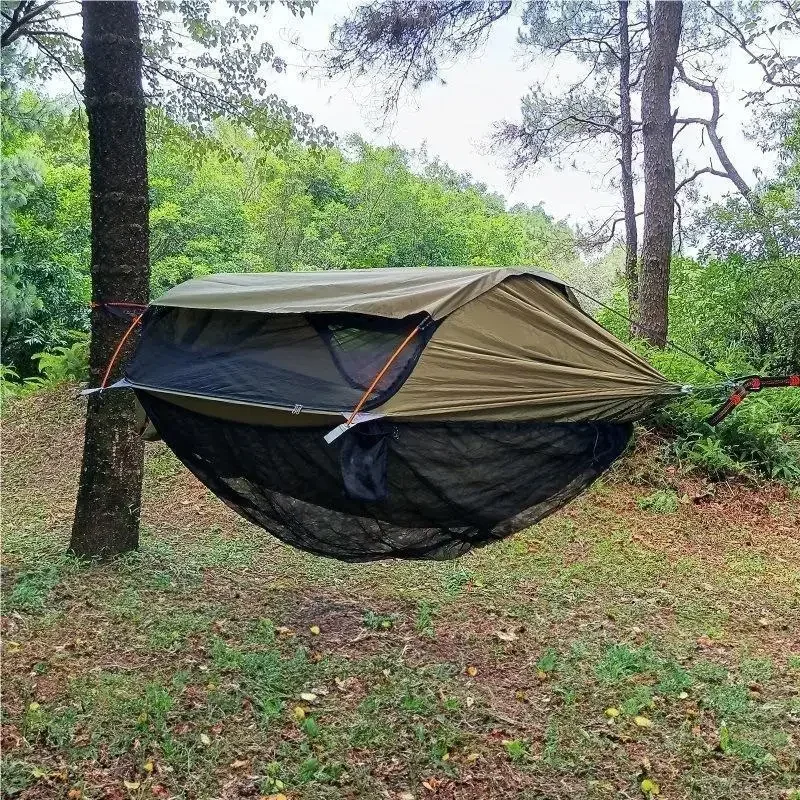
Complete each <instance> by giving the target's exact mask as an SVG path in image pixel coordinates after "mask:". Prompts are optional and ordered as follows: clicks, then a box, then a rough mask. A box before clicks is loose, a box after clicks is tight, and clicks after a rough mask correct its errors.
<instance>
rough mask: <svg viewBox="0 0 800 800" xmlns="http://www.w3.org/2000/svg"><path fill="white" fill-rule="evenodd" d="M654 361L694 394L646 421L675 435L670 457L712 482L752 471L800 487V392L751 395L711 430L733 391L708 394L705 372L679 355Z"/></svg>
mask: <svg viewBox="0 0 800 800" xmlns="http://www.w3.org/2000/svg"><path fill="white" fill-rule="evenodd" d="M650 361H651V362H652V363H653V364H654V366H656V368H658V369H660V370H661V371H662V372H663V373H664V374H665V375H666V376H667V377H668V378H671V379H672V380H676V381H679V382H682V383H683V382H685V383H687V384H693V385H694V386H695V393H694V394H691V395H688V396H687V397H685V398H681V399H679V400H675V401H673V402H672V403H670V404H668V405H666V406H664V407H663V408H661V409H660V410H659V411H658V412H656V414H654V415H653V417H652V418H651V419H650V420H649V421H648V423H649V424H650V425H652V426H654V427H656V428H657V429H659V430H661V431H664V432H667V433H669V434H671V435H672V437H673V441H672V443H671V445H670V454H671V455H672V456H674V457H675V458H676V459H677V460H678V461H679V462H680V463H682V464H684V465H686V466H687V467H689V468H695V469H699V470H701V471H703V472H705V473H706V474H708V475H709V476H710V477H712V478H726V477H730V476H734V475H741V474H742V473H744V472H747V471H751V472H754V473H757V474H760V475H762V476H764V477H768V478H773V479H776V480H781V481H784V482H786V483H789V484H795V483H800V392H797V391H796V390H794V389H787V390H781V389H774V390H766V391H765V392H764V393H762V394H755V395H750V396H748V397H747V398H746V399H745V400H744V401H743V402H742V404H741V405H740V406H738V407H737V408H736V409H734V411H733V412H732V413H731V414H730V415H729V416H728V417H727V418H726V419H725V420H723V421H722V422H721V423H720V424H719V425H717V426H716V427H715V428H712V427H711V426H710V425H709V424H708V422H706V420H707V419H708V417H709V416H710V415H711V414H712V413H713V412H714V411H715V410H716V408H718V407H719V405H721V404H722V402H724V400H725V399H726V398H727V397H728V395H729V394H730V391H731V389H730V387H728V386H725V385H722V386H719V385H718V386H717V387H716V389H709V390H704V389H703V383H704V373H705V374H707V373H706V371H705V370H703V369H702V367H699V365H695V364H694V362H692V360H691V359H690V358H689V357H688V356H684V355H682V354H680V353H678V354H675V353H673V354H671V355H667V354H665V353H662V352H659V353H650ZM749 371H751V370H741V371H740V374H741V373H746V372H749ZM693 376H694V377H695V379H694V380H693ZM718 381H719V378H718V377H716V382H718ZM706 385H707V386H708V383H706Z"/></svg>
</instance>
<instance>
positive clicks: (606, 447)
mask: <svg viewBox="0 0 800 800" xmlns="http://www.w3.org/2000/svg"><path fill="white" fill-rule="evenodd" d="M262 391H263V388H262ZM138 395H139V398H140V401H141V403H142V405H143V406H144V408H145V410H146V412H147V414H148V416H149V417H150V419H151V420H152V421H153V423H154V424H155V426H156V428H157V429H158V432H159V433H160V434H161V436H162V438H163V439H164V441H165V442H166V443H167V444H168V445H169V446H170V447H171V448H172V450H173V451H174V452H175V453H176V454H177V456H178V458H180V460H181V461H182V462H183V463H184V464H185V465H186V466H187V467H188V468H189V469H190V470H191V471H192V472H193V473H194V474H195V475H196V476H197V477H198V478H199V479H200V480H201V481H202V482H203V483H205V484H206V486H208V487H209V489H211V491H213V492H214V493H215V494H217V495H218V496H219V497H220V498H222V499H223V500H224V501H225V502H226V503H227V504H228V505H229V506H231V507H232V508H233V509H234V510H236V511H237V512H239V513H240V514H241V515H242V516H244V517H245V518H246V519H248V520H250V521H251V522H253V523H255V524H256V525H259V526H261V527H262V528H264V529H266V530H267V531H269V532H270V533H272V534H274V535H275V536H277V537H278V538H279V539H281V540H282V541H284V542H286V543H287V544H290V545H293V546H294V547H298V548H301V549H303V550H308V551H311V552H313V553H318V554H320V555H325V556H331V557H334V558H338V559H341V560H345V561H370V560H374V559H383V558H393V557H396V558H428V559H447V558H455V557H457V556H460V555H462V554H463V553H465V552H467V551H468V550H470V549H471V548H473V547H479V546H481V545H484V544H488V543H489V542H492V541H496V540H498V539H501V538H503V537H505V536H508V535H510V534H512V533H515V532H517V531H519V530H521V529H523V528H525V527H527V526H529V525H532V524H533V523H534V522H536V521H537V520H539V519H541V518H542V517H545V516H546V515H548V514H550V513H552V512H553V511H555V510H556V509H558V508H560V507H561V506H562V505H564V504H565V503H566V502H567V501H569V500H571V499H572V498H573V497H575V496H576V495H577V494H579V493H580V492H581V491H583V490H584V489H585V488H586V487H587V486H588V485H589V484H590V483H591V482H592V481H593V480H594V479H595V478H597V476H598V475H600V474H601V473H602V472H603V471H604V470H606V469H607V468H608V467H609V466H610V465H611V463H612V462H613V461H614V459H616V458H617V457H618V456H619V455H620V453H621V452H622V451H623V450H624V449H625V446H626V445H627V443H628V440H629V438H630V435H631V430H632V426H631V424H630V423H615V422H586V423H546V422H524V423H518V422H469V423H462V422H434V423H408V422H394V421H392V420H388V419H386V420H375V421H371V422H367V423H363V424H362V425H359V426H356V427H355V428H353V429H351V430H349V431H348V432H347V433H345V434H344V435H343V436H341V437H340V438H339V439H337V440H336V441H335V442H334V443H333V444H326V442H325V441H324V438H323V437H324V435H325V434H326V433H327V432H328V429H327V428H325V429H322V428H299V427H298V428H293V427H268V426H260V425H258V426H256V425H247V424H244V423H236V422H228V421H224V420H220V419H216V418H213V417H209V416H205V415H202V414H198V413H195V412H192V411H188V410H186V409H183V408H181V407H179V406H176V405H174V404H172V403H169V402H166V401H164V400H162V399H159V398H156V397H154V396H152V395H150V394H148V393H147V392H141V391H140V392H138Z"/></svg>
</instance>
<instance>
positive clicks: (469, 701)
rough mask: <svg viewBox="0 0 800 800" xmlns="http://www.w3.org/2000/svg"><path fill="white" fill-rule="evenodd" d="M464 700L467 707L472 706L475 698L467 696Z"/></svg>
mask: <svg viewBox="0 0 800 800" xmlns="http://www.w3.org/2000/svg"><path fill="white" fill-rule="evenodd" d="M466 702H467V708H472V706H473V705H474V703H475V698H474V697H467V700H466Z"/></svg>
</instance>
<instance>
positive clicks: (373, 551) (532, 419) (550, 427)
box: [122, 267, 682, 561]
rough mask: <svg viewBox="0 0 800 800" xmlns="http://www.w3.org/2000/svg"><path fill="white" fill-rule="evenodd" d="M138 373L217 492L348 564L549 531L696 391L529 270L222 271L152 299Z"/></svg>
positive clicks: (186, 456) (130, 368)
mask: <svg viewBox="0 0 800 800" xmlns="http://www.w3.org/2000/svg"><path fill="white" fill-rule="evenodd" d="M142 323H143V328H142V335H141V339H140V343H139V345H138V348H137V350H136V352H135V354H134V356H133V358H132V360H131V361H130V363H129V364H128V365H127V369H126V377H125V380H124V381H123V382H122V385H125V386H129V387H133V388H134V389H135V390H136V393H137V396H138V398H139V401H140V403H141V405H142V406H143V408H144V410H145V412H146V414H147V416H148V417H149V419H150V421H151V422H152V423H153V425H154V426H155V428H156V430H157V431H158V433H159V435H160V436H161V437H162V438H163V439H164V441H165V442H166V443H167V445H168V446H169V447H170V448H171V449H172V450H173V451H174V452H175V453H176V455H177V456H178V458H179V459H180V460H181V461H182V462H183V463H184V464H185V465H186V466H187V467H188V468H189V469H190V470H191V471H192V472H193V473H194V474H195V475H196V476H197V477H198V478H199V479H200V480H201V481H202V482H203V483H205V484H206V486H208V487H209V489H211V491H213V492H214V493H215V494H217V495H218V496H219V497H220V498H222V499H223V500H224V501H225V502H226V503H227V504H228V505H229V506H231V507H232V508H233V509H235V510H236V511H237V512H239V513H240V514H241V515H242V516H244V517H245V518H247V519H248V520H250V521H251V522H253V523H255V524H257V525H259V526H261V527H263V528H264V529H266V530H267V531H269V532H270V533H272V534H274V535H275V536H277V537H278V538H280V539H281V540H283V541H284V542H286V543H288V544H290V545H293V546H295V547H298V548H301V549H304V550H308V551H311V552H314V553H318V554H322V555H326V556H332V557H335V558H338V559H342V560H347V561H366V560H372V559H382V558H394V557H400V558H436V559H443V558H454V557H457V556H460V555H462V554H463V553H465V552H467V551H469V550H470V549H471V548H473V547H478V546H481V545H484V544H487V543H489V542H492V541H496V540H498V539H501V538H503V537H505V536H508V535H510V534H512V533H515V532H516V531H519V530H521V529H523V528H525V527H528V526H529V525H531V524H533V523H534V522H536V521H537V520H539V519H541V518H542V517H544V516H546V515H547V514H550V513H551V512H553V511H554V510H556V509H558V508H559V507H561V506H562V505H564V503H566V502H567V501H569V500H570V499H572V498H573V497H575V496H576V495H577V494H579V493H580V492H581V491H583V490H584V489H585V488H586V487H587V486H588V485H589V484H590V483H591V482H592V481H593V480H594V479H595V478H597V477H598V475H600V474H601V473H602V472H603V471H604V470H606V469H607V468H608V467H609V466H610V465H611V463H612V462H613V461H614V459H616V458H617V457H618V456H619V455H620V454H621V453H622V451H623V450H624V449H625V447H626V445H627V443H628V441H629V439H630V436H631V431H632V421H633V420H635V419H637V418H640V417H642V416H644V415H645V414H647V413H648V412H649V411H650V410H651V409H652V408H653V407H654V406H656V405H657V404H659V403H661V402H663V401H665V400H666V399H668V398H669V397H671V396H675V395H677V394H680V393H681V391H682V387H681V386H680V385H677V384H674V383H671V382H670V381H668V380H667V379H666V378H664V376H662V375H661V374H660V373H659V372H657V371H656V370H654V369H653V368H652V367H651V366H650V365H649V364H648V363H647V362H645V361H644V360H643V359H641V358H640V357H639V356H637V355H636V354H635V353H633V352H632V351H630V350H629V349H627V348H626V347H625V346H624V345H623V344H622V343H621V342H620V341H618V340H617V339H616V338H615V337H614V336H612V335H611V334H610V333H608V332H607V331H606V330H605V329H603V328H602V327H601V326H600V325H598V324H597V323H596V322H595V321H594V320H593V319H592V318H591V317H590V316H589V315H587V314H586V313H584V312H583V311H582V310H581V308H580V306H579V304H578V302H577V300H576V299H575V297H574V296H573V294H572V292H571V290H570V289H569V288H568V287H567V286H566V285H565V284H564V283H563V282H561V281H560V280H559V279H558V278H556V277H555V276H553V275H549V274H547V273H542V272H537V271H534V270H531V269H527V268H520V269H494V268H492V269H489V268H444V267H443V268H425V269H411V268H401V269H370V270H348V271H324V272H281V273H263V274H231V275H220V274H218V275H211V276H208V277H205V278H199V279H194V280H190V281H187V282H186V283H183V284H181V285H179V286H176V287H175V288H173V289H171V290H170V291H168V292H167V293H166V294H165V295H163V296H162V297H160V298H159V299H158V300H155V301H154V302H153V303H151V305H150V307H149V308H148V309H147V311H146V313H145V314H144V316H143V319H142Z"/></svg>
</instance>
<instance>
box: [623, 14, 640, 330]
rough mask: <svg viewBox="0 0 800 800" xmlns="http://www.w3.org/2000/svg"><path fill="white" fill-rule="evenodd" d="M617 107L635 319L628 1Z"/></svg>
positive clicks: (629, 287) (627, 277)
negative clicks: (618, 110)
mask: <svg viewBox="0 0 800 800" xmlns="http://www.w3.org/2000/svg"><path fill="white" fill-rule="evenodd" d="M619 108H620V123H621V130H620V151H621V152H620V159H619V164H620V168H621V170H622V180H621V183H622V208H623V211H624V214H625V286H626V288H627V292H628V316H629V317H630V318H631V319H632V320H635V319H636V317H637V314H638V299H639V275H638V265H637V256H638V251H639V233H638V231H637V228H636V200H635V197H634V194H633V122H632V121H631V43H630V33H629V30H628V0H620V3H619ZM631 333H633V331H631Z"/></svg>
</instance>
